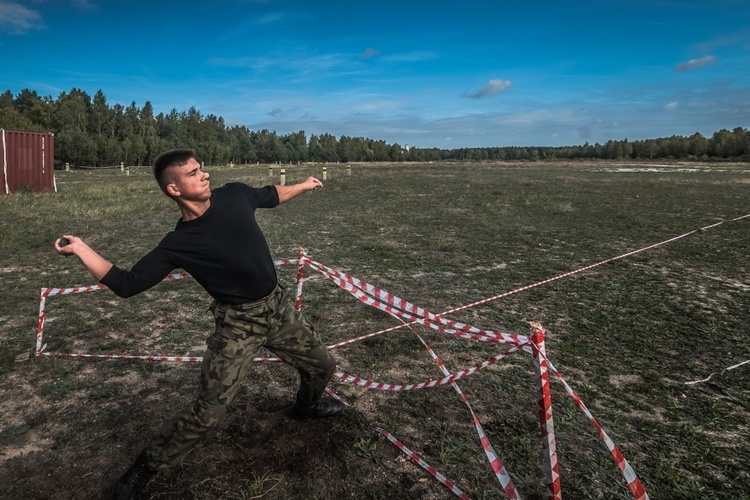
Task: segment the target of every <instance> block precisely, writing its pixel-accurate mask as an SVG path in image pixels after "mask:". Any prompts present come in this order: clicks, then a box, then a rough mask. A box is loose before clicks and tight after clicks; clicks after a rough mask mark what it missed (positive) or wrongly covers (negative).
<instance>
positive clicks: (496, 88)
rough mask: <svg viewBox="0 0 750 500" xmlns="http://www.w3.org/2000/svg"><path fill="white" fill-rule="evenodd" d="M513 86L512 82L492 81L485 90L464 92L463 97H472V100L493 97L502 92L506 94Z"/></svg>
mask: <svg viewBox="0 0 750 500" xmlns="http://www.w3.org/2000/svg"><path fill="white" fill-rule="evenodd" d="M511 85H513V82H511V81H510V80H490V81H489V82H487V85H485V86H484V87H483V88H481V89H479V90H475V91H474V92H464V93H463V94H461V97H471V98H472V99H481V98H482V97H492V96H493V95H497V94H499V93H500V92H505V91H506V90H508V89H509V88H510V86H511Z"/></svg>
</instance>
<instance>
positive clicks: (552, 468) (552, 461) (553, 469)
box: [529, 321, 562, 500]
mask: <svg viewBox="0 0 750 500" xmlns="http://www.w3.org/2000/svg"><path fill="white" fill-rule="evenodd" d="M529 339H530V340H531V350H532V354H533V357H534V371H535V372H536V389H537V402H538V404H539V408H538V410H539V428H540V430H541V432H542V453H543V454H544V463H545V465H546V469H547V471H546V472H547V498H548V499H549V500H560V499H561V498H562V495H561V492H560V490H561V488H560V467H559V464H558V461H557V444H556V442H555V425H554V420H553V419H552V394H551V392H550V388H549V369H548V368H547V353H546V350H545V347H544V327H542V325H541V324H540V323H538V322H536V321H535V322H533V323H532V324H531V331H530V332H529Z"/></svg>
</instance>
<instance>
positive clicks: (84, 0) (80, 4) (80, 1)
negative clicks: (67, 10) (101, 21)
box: [70, 0, 97, 10]
mask: <svg viewBox="0 0 750 500" xmlns="http://www.w3.org/2000/svg"><path fill="white" fill-rule="evenodd" d="M70 3H72V4H73V6H74V7H76V8H77V9H79V10H95V9H96V8H97V6H96V5H94V4H92V3H91V2H90V1H89V0H71V2H70Z"/></svg>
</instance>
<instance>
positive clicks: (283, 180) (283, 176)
mask: <svg viewBox="0 0 750 500" xmlns="http://www.w3.org/2000/svg"><path fill="white" fill-rule="evenodd" d="M279 184H281V185H282V186H284V185H286V170H284V169H283V168H282V169H281V179H280V181H279Z"/></svg>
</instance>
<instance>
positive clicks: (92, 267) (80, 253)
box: [55, 234, 112, 281]
mask: <svg viewBox="0 0 750 500" xmlns="http://www.w3.org/2000/svg"><path fill="white" fill-rule="evenodd" d="M64 236H65V238H67V239H68V241H69V242H70V243H68V244H67V245H65V246H64V247H62V246H60V239H57V240H55V251H56V252H57V253H59V254H60V255H65V256H70V255H75V256H76V257H78V259H80V261H81V262H82V263H83V265H84V266H86V269H88V271H89V272H90V273H91V274H92V275H93V276H94V278H96V279H97V280H98V281H101V279H102V278H103V277H104V276H105V275H106V274H107V273H108V272H109V270H110V269H112V263H111V262H109V261H108V260H106V259H105V258H104V257H102V256H101V255H99V254H98V253H96V252H95V251H94V250H92V249H91V247H90V246H88V245H87V244H86V243H84V242H83V240H82V239H81V238H77V237H75V236H71V235H69V234H66V235H64Z"/></svg>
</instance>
